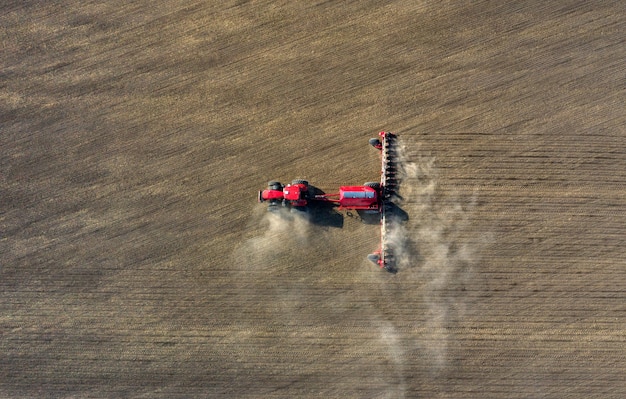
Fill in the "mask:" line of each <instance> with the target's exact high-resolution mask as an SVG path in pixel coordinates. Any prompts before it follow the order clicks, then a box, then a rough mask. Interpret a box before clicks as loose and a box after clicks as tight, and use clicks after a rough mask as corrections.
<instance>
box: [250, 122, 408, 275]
mask: <svg viewBox="0 0 626 399" xmlns="http://www.w3.org/2000/svg"><path fill="white" fill-rule="evenodd" d="M379 137H380V138H374V139H370V141H369V142H370V144H371V145H372V146H373V147H375V148H376V149H378V150H380V152H381V160H382V167H381V177H380V183H378V182H368V183H365V184H364V185H362V186H341V187H339V192H338V193H333V194H314V193H313V192H312V191H313V190H311V187H309V182H308V181H306V180H302V179H296V180H294V181H292V182H291V184H287V185H284V186H283V185H282V184H281V183H279V182H277V181H271V182H269V183H268V187H267V189H266V190H263V191H259V194H258V200H259V202H268V204H269V209H270V210H274V209H278V208H277V207H279V206H284V207H288V208H291V209H294V210H297V211H306V210H307V206H308V205H309V204H310V203H311V201H322V202H326V203H331V204H333V205H336V206H337V207H338V209H339V210H357V211H364V212H366V213H378V214H380V226H381V244H380V248H379V249H378V250H377V251H376V252H374V253H373V254H370V255H369V256H368V259H369V260H370V261H372V262H374V263H376V264H377V265H379V266H380V267H381V268H384V269H386V270H387V271H389V272H395V258H394V254H393V252H394V251H393V247H392V245H391V243H389V242H388V240H387V232H388V230H389V228H390V223H391V218H390V217H389V213H390V212H391V210H392V209H393V204H392V202H391V199H392V198H393V196H394V195H396V194H397V190H398V185H399V182H398V176H397V173H398V160H397V136H396V135H395V134H394V133H391V132H380V133H379Z"/></svg>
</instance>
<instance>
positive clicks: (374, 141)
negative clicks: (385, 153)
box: [369, 138, 383, 148]
mask: <svg viewBox="0 0 626 399" xmlns="http://www.w3.org/2000/svg"><path fill="white" fill-rule="evenodd" d="M369 143H370V145H371V146H372V147H375V148H381V147H382V146H383V143H381V142H380V140H378V139H376V138H374V139H370V140H369Z"/></svg>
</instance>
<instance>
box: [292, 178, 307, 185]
mask: <svg viewBox="0 0 626 399" xmlns="http://www.w3.org/2000/svg"><path fill="white" fill-rule="evenodd" d="M291 184H292V185H294V186H295V185H296V184H304V185H305V186H307V187H308V186H309V182H308V181H306V180H302V179H295V180H294V181H292V182H291Z"/></svg>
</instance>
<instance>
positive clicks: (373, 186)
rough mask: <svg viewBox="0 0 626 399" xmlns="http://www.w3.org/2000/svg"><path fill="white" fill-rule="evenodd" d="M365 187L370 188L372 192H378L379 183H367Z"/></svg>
mask: <svg viewBox="0 0 626 399" xmlns="http://www.w3.org/2000/svg"><path fill="white" fill-rule="evenodd" d="M364 186H365V187H371V188H373V189H374V190H380V183H379V182H377V181H368V182H367V183H365V184H364Z"/></svg>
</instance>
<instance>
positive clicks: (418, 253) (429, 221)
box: [387, 141, 479, 373]
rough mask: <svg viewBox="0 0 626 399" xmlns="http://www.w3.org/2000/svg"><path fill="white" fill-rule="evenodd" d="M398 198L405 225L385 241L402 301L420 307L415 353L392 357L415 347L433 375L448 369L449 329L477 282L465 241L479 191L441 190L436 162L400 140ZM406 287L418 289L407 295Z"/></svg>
mask: <svg viewBox="0 0 626 399" xmlns="http://www.w3.org/2000/svg"><path fill="white" fill-rule="evenodd" d="M398 154H399V159H400V162H399V165H400V168H399V170H400V176H401V184H400V196H399V197H398V198H397V199H396V200H395V203H396V205H397V206H398V207H399V208H401V209H402V210H403V211H404V212H406V213H407V214H408V216H409V220H408V221H406V222H403V221H402V220H401V218H400V217H396V218H395V219H392V221H391V223H390V224H389V228H388V230H387V232H388V233H387V237H388V242H389V243H390V245H391V246H393V248H394V253H395V256H396V264H397V269H398V274H397V278H398V279H400V280H401V284H402V287H403V289H404V290H405V291H404V292H402V297H404V298H406V300H407V301H409V300H411V301H413V303H416V302H415V300H419V302H421V303H423V304H424V306H425V308H424V309H419V312H421V313H422V314H421V315H419V316H417V317H416V320H419V325H417V324H416V325H415V326H414V328H413V330H412V332H407V333H408V334H409V335H410V337H407V338H410V339H408V340H405V341H403V342H405V343H406V342H413V343H414V345H412V344H409V345H410V346H413V348H393V349H392V351H391V353H390V356H391V357H392V358H395V359H396V361H395V362H394V363H395V364H399V361H398V360H397V357H398V356H399V355H400V354H402V353H404V352H406V351H408V350H412V349H415V348H417V350H419V351H420V352H422V355H423V356H424V358H426V359H429V366H430V367H431V369H432V371H433V372H435V373H438V372H443V371H444V370H445V369H446V367H447V366H448V347H449V344H450V341H451V340H452V339H454V337H453V334H452V333H451V332H450V331H451V329H450V326H451V325H453V324H454V323H458V322H460V321H461V320H462V319H463V317H464V316H465V315H466V313H467V312H468V308H469V307H470V306H471V304H470V303H469V301H468V298H467V297H466V293H465V286H466V285H467V284H468V283H469V281H470V280H471V279H473V278H475V271H474V269H475V266H476V265H477V262H478V261H479V259H478V253H479V251H478V248H477V244H476V241H477V240H475V239H473V240H471V241H472V242H469V240H467V237H468V235H470V234H472V233H471V230H470V229H471V226H470V223H469V220H470V215H471V212H472V209H473V208H474V207H475V206H476V203H477V196H478V194H477V191H476V190H475V191H474V192H473V193H472V194H471V195H470V196H469V198H467V196H466V197H463V196H459V195H457V194H455V193H451V192H450V190H443V189H442V188H441V187H440V185H439V181H440V176H439V174H438V171H437V168H436V166H435V158H434V157H432V156H428V155H423V154H422V153H421V151H420V149H419V145H417V144H407V143H405V142H402V141H400V144H399V148H398ZM409 287H419V288H417V289H413V290H412V291H408V289H409Z"/></svg>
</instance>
